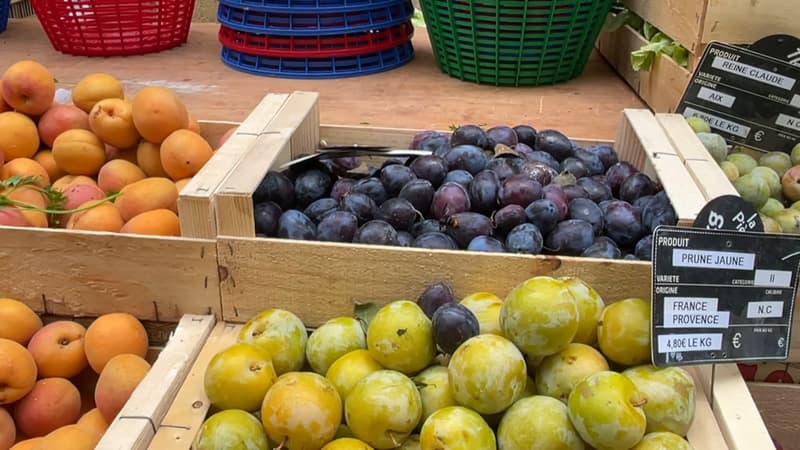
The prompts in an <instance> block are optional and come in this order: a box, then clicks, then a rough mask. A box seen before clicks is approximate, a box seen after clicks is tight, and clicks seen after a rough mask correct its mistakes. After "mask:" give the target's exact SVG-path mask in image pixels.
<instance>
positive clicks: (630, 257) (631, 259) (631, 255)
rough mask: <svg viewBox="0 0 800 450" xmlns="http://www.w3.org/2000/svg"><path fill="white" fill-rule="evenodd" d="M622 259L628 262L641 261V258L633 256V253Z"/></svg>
mask: <svg viewBox="0 0 800 450" xmlns="http://www.w3.org/2000/svg"><path fill="white" fill-rule="evenodd" d="M622 259H627V260H630V261H638V260H639V258H637V257H636V255H634V254H631V253H628V254H627V255H625V256H623V257H622Z"/></svg>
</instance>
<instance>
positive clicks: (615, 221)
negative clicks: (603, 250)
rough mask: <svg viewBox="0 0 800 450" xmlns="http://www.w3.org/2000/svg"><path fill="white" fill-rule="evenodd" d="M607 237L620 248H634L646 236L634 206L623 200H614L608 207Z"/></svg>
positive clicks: (606, 214) (606, 213)
mask: <svg viewBox="0 0 800 450" xmlns="http://www.w3.org/2000/svg"><path fill="white" fill-rule="evenodd" d="M605 217H606V227H605V235H606V236H608V237H610V238H611V239H613V240H614V242H616V243H617V245H618V246H620V247H625V248H627V247H633V246H634V245H636V242H638V241H639V239H641V238H642V236H644V234H645V229H644V225H642V224H641V222H639V219H638V218H637V217H636V212H635V211H634V209H633V206H632V205H631V204H630V203H628V202H626V201H623V200H614V201H612V202H610V203H608V205H607V206H606V212H605Z"/></svg>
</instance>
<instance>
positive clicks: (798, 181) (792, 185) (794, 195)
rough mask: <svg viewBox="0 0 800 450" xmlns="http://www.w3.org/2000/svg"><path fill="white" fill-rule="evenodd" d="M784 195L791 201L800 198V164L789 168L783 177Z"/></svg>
mask: <svg viewBox="0 0 800 450" xmlns="http://www.w3.org/2000/svg"><path fill="white" fill-rule="evenodd" d="M781 186H782V187H783V196H784V197H786V199H787V200H789V201H790V202H796V201H798V200H800V166H794V167H792V168H791V169H789V170H787V171H786V173H784V174H783V177H781Z"/></svg>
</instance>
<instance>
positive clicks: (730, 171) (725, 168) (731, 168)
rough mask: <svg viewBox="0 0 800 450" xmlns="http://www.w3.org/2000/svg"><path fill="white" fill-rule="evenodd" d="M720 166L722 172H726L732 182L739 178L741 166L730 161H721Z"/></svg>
mask: <svg viewBox="0 0 800 450" xmlns="http://www.w3.org/2000/svg"><path fill="white" fill-rule="evenodd" d="M719 167H720V168H721V169H722V172H723V173H725V176H726V177H728V181H730V182H731V183H733V182H734V181H736V180H737V179H738V178H739V168H738V167H736V164H734V163H732V162H730V161H722V162H721V163H719Z"/></svg>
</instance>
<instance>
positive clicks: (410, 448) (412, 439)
mask: <svg viewBox="0 0 800 450" xmlns="http://www.w3.org/2000/svg"><path fill="white" fill-rule="evenodd" d="M397 450H422V443H421V442H420V440H419V435H418V434H412V435H411V436H409V437H408V439H406V440H405V441H403V445H401V446H400V447H397Z"/></svg>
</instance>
